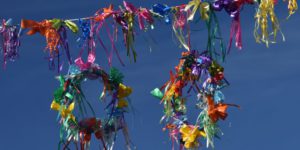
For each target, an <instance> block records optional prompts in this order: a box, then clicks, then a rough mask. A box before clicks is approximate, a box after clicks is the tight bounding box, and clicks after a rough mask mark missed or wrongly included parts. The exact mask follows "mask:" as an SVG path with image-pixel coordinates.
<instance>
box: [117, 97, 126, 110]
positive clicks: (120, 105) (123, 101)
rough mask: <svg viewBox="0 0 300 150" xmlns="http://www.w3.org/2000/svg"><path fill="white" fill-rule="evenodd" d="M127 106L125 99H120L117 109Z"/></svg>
mask: <svg viewBox="0 0 300 150" xmlns="http://www.w3.org/2000/svg"><path fill="white" fill-rule="evenodd" d="M127 106H128V102H127V101H126V100H125V99H120V100H119V101H118V106H117V107H118V108H124V107H127Z"/></svg>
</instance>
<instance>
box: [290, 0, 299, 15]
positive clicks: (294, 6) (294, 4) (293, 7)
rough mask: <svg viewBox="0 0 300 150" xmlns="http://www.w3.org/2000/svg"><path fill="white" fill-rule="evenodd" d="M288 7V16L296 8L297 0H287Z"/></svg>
mask: <svg viewBox="0 0 300 150" xmlns="http://www.w3.org/2000/svg"><path fill="white" fill-rule="evenodd" d="M288 9H289V14H290V15H289V16H291V15H292V14H294V13H295V12H296V10H298V4H297V0H289V4H288Z"/></svg>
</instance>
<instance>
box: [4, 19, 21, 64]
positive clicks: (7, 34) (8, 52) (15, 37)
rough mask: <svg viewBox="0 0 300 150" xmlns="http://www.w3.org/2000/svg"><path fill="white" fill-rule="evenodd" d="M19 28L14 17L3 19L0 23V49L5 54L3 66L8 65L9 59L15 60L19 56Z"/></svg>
mask: <svg viewBox="0 0 300 150" xmlns="http://www.w3.org/2000/svg"><path fill="white" fill-rule="evenodd" d="M19 32H20V31H19V28H18V26H16V25H13V22H12V19H8V20H2V23H1V25H0V38H1V43H0V44H1V45H0V50H1V51H2V54H3V67H4V68H5V67H6V64H7V60H9V61H15V60H16V59H17V58H18V56H19V47H20V35H19Z"/></svg>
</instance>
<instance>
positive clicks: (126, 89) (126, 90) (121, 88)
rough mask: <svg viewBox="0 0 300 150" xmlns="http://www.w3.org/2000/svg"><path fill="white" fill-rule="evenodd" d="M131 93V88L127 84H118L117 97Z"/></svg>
mask: <svg viewBox="0 0 300 150" xmlns="http://www.w3.org/2000/svg"><path fill="white" fill-rule="evenodd" d="M131 93H132V89H131V87H129V86H125V85H123V84H122V83H120V84H119V91H118V98H119V99H122V98H124V97H127V96H129V95H130V94H131Z"/></svg>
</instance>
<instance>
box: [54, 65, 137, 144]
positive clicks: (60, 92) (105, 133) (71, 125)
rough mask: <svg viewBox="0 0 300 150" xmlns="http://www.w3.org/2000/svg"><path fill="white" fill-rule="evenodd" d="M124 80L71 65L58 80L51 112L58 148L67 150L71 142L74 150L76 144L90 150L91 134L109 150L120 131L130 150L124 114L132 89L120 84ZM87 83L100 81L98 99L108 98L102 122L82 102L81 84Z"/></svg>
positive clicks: (117, 75)
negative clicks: (57, 127)
mask: <svg viewBox="0 0 300 150" xmlns="http://www.w3.org/2000/svg"><path fill="white" fill-rule="evenodd" d="M123 78H124V76H123V75H122V74H121V73H120V72H119V71H118V70H117V69H115V68H111V70H110V72H109V74H108V73H106V72H105V71H104V70H103V69H101V68H100V67H99V66H98V65H96V64H90V65H89V66H88V67H85V68H83V67H82V66H81V67H79V66H77V65H71V66H70V68H69V73H68V74H67V75H66V76H59V77H58V79H59V81H60V87H59V88H58V89H57V90H56V91H55V92H54V100H53V102H52V104H51V109H52V110H56V111H58V114H59V118H60V120H59V123H60V124H61V132H60V146H61V144H63V147H64V148H63V149H66V148H68V146H69V143H70V142H74V143H75V146H76V147H77V142H79V143H80V147H81V149H83V150H84V149H89V145H90V141H91V135H92V134H95V137H96V138H97V139H98V140H100V141H101V142H102V144H103V147H104V149H112V148H113V147H114V141H115V137H116V135H117V132H118V131H119V130H122V131H123V134H124V137H125V141H126V144H127V147H128V148H130V144H131V142H130V139H129V135H128V129H127V124H126V121H125V117H124V113H126V112H128V105H129V102H128V100H129V99H128V96H129V95H130V94H131V93H132V89H131V88H130V87H128V86H125V85H124V84H123ZM86 79H89V80H97V79H99V80H101V81H102V82H103V84H104V88H103V92H102V95H101V97H100V98H101V99H104V98H105V97H106V95H110V96H111V100H110V101H109V103H108V105H107V106H106V107H105V110H106V112H107V114H106V117H105V118H102V119H99V118H97V117H96V114H95V112H94V111H93V107H92V106H91V105H90V103H89V102H88V101H87V100H86V98H85V95H84V93H83V89H82V87H81V84H82V82H83V81H85V80H86ZM77 108H78V115H75V114H74V113H73V111H74V110H75V109H77ZM87 109H89V110H91V112H92V116H93V117H91V118H88V117H86V116H87V115H88V114H87V112H88V111H87Z"/></svg>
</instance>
